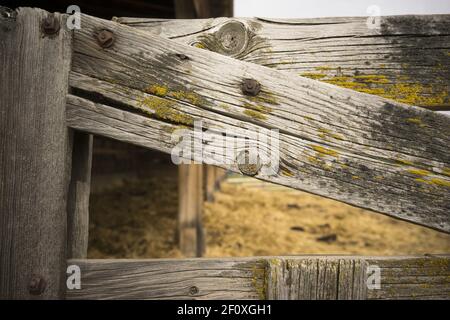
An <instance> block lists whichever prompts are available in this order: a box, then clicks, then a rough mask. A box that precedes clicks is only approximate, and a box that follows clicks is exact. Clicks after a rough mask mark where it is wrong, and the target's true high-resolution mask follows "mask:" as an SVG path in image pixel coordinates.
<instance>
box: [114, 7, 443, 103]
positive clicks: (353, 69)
mask: <svg viewBox="0 0 450 320" xmlns="http://www.w3.org/2000/svg"><path fill="white" fill-rule="evenodd" d="M115 20H116V21H118V22H120V23H123V24H126V25H129V26H132V27H135V28H139V29H142V30H146V31H147V32H150V33H152V34H154V35H158V36H161V37H165V38H169V39H173V40H174V41H177V42H179V43H183V44H187V45H194V46H197V47H201V48H204V49H207V50H211V51H214V52H218V53H221V54H225V55H230V56H232V57H235V58H237V59H241V60H244V61H248V62H252V63H256V64H260V65H264V66H268V67H272V68H276V69H278V70H286V71H289V72H292V73H295V74H297V75H302V76H305V77H309V78H312V79H317V80H319V81H324V82H328V83H331V84H335V85H338V86H342V87H345V88H350V89H353V90H357V91H361V92H366V93H371V94H375V95H379V96H382V97H386V98H391V99H395V100H397V101H400V102H405V103H408V104H412V105H418V106H423V107H427V108H430V109H433V110H449V109H450V98H449V81H448V79H450V59H449V58H448V57H449V54H450V15H426V16H417V15H416V16H387V17H380V28H372V29H371V28H368V26H367V18H366V17H341V18H317V19H261V18H250V19H248V18H215V19H196V20H161V19H143V18H116V19H115Z"/></svg>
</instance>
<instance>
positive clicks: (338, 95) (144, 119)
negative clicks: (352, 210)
mask: <svg viewBox="0 0 450 320" xmlns="http://www.w3.org/2000/svg"><path fill="white" fill-rule="evenodd" d="M99 29H109V30H111V31H113V32H114V34H115V43H114V45H113V47H111V48H109V49H102V48H101V47H100V46H99V45H98V43H97V41H96V39H95V36H94V35H95V34H96V33H97V32H98V30H99ZM74 38H75V43H74V58H73V62H72V73H71V76H70V85H71V87H72V92H73V93H74V94H75V95H78V96H80V97H84V98H85V99H79V100H76V99H75V98H74V97H71V98H70V97H69V103H68V105H69V108H68V115H67V123H68V125H69V126H71V127H73V128H76V129H81V130H85V131H88V132H92V133H97V134H98V133H100V131H101V133H102V134H104V135H107V136H110V137H112V138H115V139H119V140H123V141H127V142H132V143H135V144H139V145H143V146H146V147H149V148H153V149H157V150H161V151H164V152H168V153H169V152H170V150H171V148H172V147H173V146H175V144H176V142H178V141H177V140H171V133H172V132H173V130H175V128H178V129H185V131H187V134H188V136H189V137H191V138H192V139H194V131H193V130H192V127H193V122H194V121H195V120H201V121H202V124H203V128H204V129H210V130H212V131H213V132H212V133H211V135H212V137H213V138H214V139H215V140H214V141H216V142H215V143H211V141H202V143H203V146H204V147H206V146H208V147H209V148H212V149H213V151H214V152H216V153H217V154H218V155H223V156H224V158H225V159H224V160H226V163H225V164H223V163H222V164H219V165H220V166H221V167H223V168H226V169H230V170H233V171H235V172H239V168H238V165H237V163H236V158H235V155H236V154H238V153H239V152H241V151H242V150H243V149H242V147H241V149H239V148H238V147H235V148H234V149H233V150H232V151H233V152H234V153H233V154H231V155H230V154H224V150H223V149H222V148H220V146H221V143H220V142H218V141H220V140H218V139H219V138H221V137H222V133H223V132H226V131H227V130H228V132H232V133H233V134H234V135H236V136H237V137H238V140H241V141H243V140H245V139H247V141H249V143H251V144H253V145H255V146H258V147H259V150H258V151H259V155H260V157H261V159H263V158H264V157H266V158H269V159H270V156H271V152H272V151H273V149H275V147H274V146H271V145H269V144H268V140H266V141H264V140H261V139H257V138H258V137H259V138H261V137H267V136H268V135H269V133H268V132H269V131H268V130H269V129H279V152H280V161H279V163H280V167H279V168H278V171H277V172H276V174H274V175H267V174H264V169H267V168H268V167H270V164H266V165H264V166H263V168H262V170H260V171H259V172H258V174H257V175H256V178H259V179H263V180H266V181H270V182H274V183H277V184H281V185H285V186H289V187H292V188H296V189H300V190H306V191H308V192H312V193H315V194H318V195H321V196H325V197H329V198H332V199H336V200H340V201H343V202H346V203H349V204H353V205H356V206H360V207H363V208H368V209H372V210H374V211H377V212H381V213H385V214H388V215H391V216H394V217H397V218H400V219H404V220H407V221H411V222H414V223H418V224H422V225H426V226H429V227H432V228H435V229H438V230H442V231H445V232H449V231H450V218H449V215H450V210H449V208H450V200H449V199H450V196H449V194H450V176H449V173H450V154H449V152H448V145H449V143H450V118H449V117H447V116H444V115H440V114H436V113H433V112H430V111H427V110H424V109H420V108H417V107H412V106H408V105H404V104H402V103H397V102H394V101H392V100H387V99H384V98H380V97H376V96H373V95H368V94H364V93H359V92H355V91H352V90H348V89H344V88H339V87H336V86H332V85H329V84H326V83H320V82H318V81H314V80H311V79H306V78H304V77H298V76H294V75H290V74H288V73H283V72H280V71H276V70H272V69H269V68H265V67H262V66H258V65H254V64H250V63H246V62H242V61H238V60H235V59H232V58H229V57H225V56H222V55H218V54H215V53H212V52H208V51H205V50H201V49H198V48H193V47H189V46H185V45H181V44H178V43H174V42H173V41H171V40H167V39H163V38H161V37H157V36H153V35H151V34H149V33H147V32H144V31H141V30H136V29H133V28H130V27H127V26H124V25H120V24H118V23H115V22H111V21H105V20H101V19H96V18H93V17H89V16H83V28H81V29H79V30H75V32H74ZM244 78H253V79H257V80H258V81H259V82H260V83H261V86H262V91H261V93H260V94H259V95H258V96H257V97H249V96H246V95H243V94H242V92H241V88H240V84H241V82H242V80H243V79H244ZM86 99H87V100H91V101H92V102H91V103H88V102H87V100H86ZM113 109H115V110H113ZM132 112H134V113H136V114H134V115H132V114H131V113H132ZM94 113H95V116H94V117H96V118H95V119H92V118H90V119H89V120H88V119H87V117H92V116H93V114H94ZM87 114H90V115H89V116H88V115H87ZM134 121H136V123H134ZM112 122H114V124H113V123H112ZM113 127H114V128H113ZM111 130H112V131H111ZM219 136H220V137H219ZM134 139H136V140H134ZM226 139H228V140H232V141H233V137H227V138H226ZM197 140H198V139H197ZM228 140H227V141H228ZM269 141H270V140H269ZM210 150H211V149H210ZM195 152H201V150H195ZM203 156H204V159H205V161H209V160H211V159H212V156H211V155H210V154H207V153H205V152H204V153H203ZM266 172H267V171H266Z"/></svg>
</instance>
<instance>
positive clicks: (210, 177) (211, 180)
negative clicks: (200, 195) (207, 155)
mask: <svg viewBox="0 0 450 320" xmlns="http://www.w3.org/2000/svg"><path fill="white" fill-rule="evenodd" d="M205 172H206V201H208V202H213V201H214V191H216V167H214V166H212V165H205Z"/></svg>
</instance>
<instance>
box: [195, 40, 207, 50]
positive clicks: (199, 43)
mask: <svg viewBox="0 0 450 320" xmlns="http://www.w3.org/2000/svg"><path fill="white" fill-rule="evenodd" d="M194 47H196V48H200V49H206V47H205V45H204V44H203V43H201V42H196V43H195V44H194Z"/></svg>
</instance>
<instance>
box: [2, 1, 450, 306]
mask: <svg viewBox="0 0 450 320" xmlns="http://www.w3.org/2000/svg"><path fill="white" fill-rule="evenodd" d="M66 18H67V17H66V16H64V15H59V14H54V15H50V14H48V13H47V12H45V11H43V10H39V9H30V8H22V9H20V10H18V11H16V12H8V13H5V12H3V13H2V15H1V18H0V19H1V20H0V36H1V37H0V48H1V51H0V55H1V56H0V61H1V63H2V66H1V80H2V81H1V83H0V97H1V99H0V106H1V108H0V148H1V156H0V179H1V180H0V182H1V183H0V219H1V220H0V239H1V243H0V296H1V297H2V298H34V297H37V298H63V297H67V298H188V297H190V298H271V299H284V298H290V299H296V298H310V299H350V298H355V299H366V298H369V299H390V298H444V299H448V298H449V294H450V283H449V275H450V265H449V261H450V260H449V257H448V256H434V255H430V256H427V257H403V258H402V257H391V258H387V257H386V258H377V257H292V258H290V257H289V258H277V257H275V258H248V259H194V260H137V261H134V260H114V261H110V260H86V259H85V257H86V248H87V232H88V210H87V208H88V200H89V199H88V197H89V192H88V190H89V179H90V161H91V148H92V140H91V137H90V134H96V135H103V136H106V137H109V138H113V139H117V140H121V141H124V142H128V143H133V144H136V145H140V146H144V147H147V148H152V149H156V150H159V151H162V152H166V153H170V152H171V150H172V148H173V147H174V146H175V145H176V142H175V141H173V140H171V134H172V132H173V131H174V130H176V129H179V128H183V129H188V130H187V131H188V133H189V134H190V135H191V136H192V137H193V136H194V132H193V130H192V127H193V124H194V121H195V120H201V121H202V122H203V126H204V128H206V129H210V130H212V131H215V132H217V136H219V135H220V136H222V134H221V132H224V131H227V130H228V131H229V132H233V133H234V134H235V135H236V136H241V137H243V136H245V137H247V138H248V136H247V135H248V132H249V131H251V132H255V131H259V133H261V132H264V130H263V129H279V140H280V141H279V152H280V168H279V171H278V172H277V173H276V174H274V175H272V176H266V175H262V174H260V171H258V170H254V172H252V174H254V175H255V177H256V178H259V179H263V180H267V181H270V182H273V183H276V184H281V185H285V186H289V187H292V188H296V189H300V190H305V191H308V192H311V193H315V194H318V195H321V196H326V197H329V198H332V199H336V200H339V201H343V202H346V203H349V204H352V205H356V206H360V207H363V208H367V209H371V210H374V211H376V212H379V213H382V214H386V215H390V216H392V217H396V218H399V219H403V220H406V221H410V222H413V223H417V224H421V225H424V226H427V227H430V228H434V229H437V230H440V231H444V232H447V233H448V232H449V231H450V219H449V218H450V200H449V199H450V197H449V195H450V153H449V151H448V145H449V142H450V118H449V117H448V116H446V115H442V114H439V113H436V112H433V111H430V110H427V109H426V108H431V109H441V110H442V109H447V108H449V97H448V91H449V90H448V86H449V82H448V79H449V78H450V77H449V76H450V60H449V59H448V55H449V52H450V21H449V19H450V17H449V16H448V15H442V16H404V17H386V18H382V20H381V28H380V29H376V30H373V29H369V28H367V25H366V24H365V21H366V20H365V18H333V19H307V20H286V21H270V20H262V19H214V20H200V21H189V20H184V21H155V20H146V19H128V18H118V19H116V20H115V21H106V20H102V19H98V18H95V17H91V16H87V15H82V27H81V29H75V30H73V31H69V30H67V28H65V25H66V24H65V19H66ZM202 49H208V50H202ZM211 51H215V52H211ZM217 53H220V54H217ZM267 66H269V67H274V68H272V69H270V68H267ZM277 69H278V70H277ZM307 77H309V78H312V79H308V78H307ZM245 79H252V80H254V81H257V82H258V83H259V85H260V88H261V90H260V92H258V91H256V92H252V93H253V95H248V94H247V93H248V92H246V90H243V89H242V83H243V81H245ZM318 80H320V81H318ZM326 82H328V83H326ZM388 98H390V99H388ZM413 105H416V106H413ZM417 106H422V107H425V108H420V107H417ZM72 129H75V130H72ZM249 139H250V142H251V143H252V144H254V145H256V146H258V147H259V151H260V152H269V150H268V146H267V145H266V144H265V143H263V142H261V141H260V140H256V139H255V137H253V136H250V137H249ZM202 143H205V142H202ZM205 144H206V143H205ZM264 150H267V151H264ZM216 151H217V153H218V154H221V153H220V152H222V151H221V150H220V148H217V150H216ZM236 151H237V152H236V153H239V152H242V151H245V149H244V150H236ZM263 155H264V154H263ZM204 156H205V155H204ZM224 156H226V155H224ZM205 160H206V161H208V160H211V159H208V158H206V159H205ZM227 160H228V162H227V163H228V164H222V165H220V166H221V167H222V168H224V169H227V170H231V171H234V172H240V171H243V172H247V171H246V170H242V167H240V166H239V165H238V163H237V162H236V159H227ZM256 169H259V168H256ZM192 183H193V184H195V183H196V182H195V181H193V182H192ZM191 223H192V221H187V224H186V226H187V228H185V230H184V231H186V232H185V234H183V235H182V234H180V235H179V236H180V237H186V238H189V237H201V236H202V235H201V234H199V233H198V230H199V229H201V228H198V227H195V230H197V231H195V232H194V231H192V230H193V228H192V224H191ZM189 230H190V231H189ZM192 250H203V249H202V248H199V247H198V246H197V247H196V248H192ZM67 264H76V265H79V266H80V267H81V279H82V282H81V285H82V288H81V290H66V283H65V271H66V266H67ZM369 266H377V267H379V268H380V270H381V288H380V289H369V288H367V286H366V285H365V284H366V280H367V267H369Z"/></svg>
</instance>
